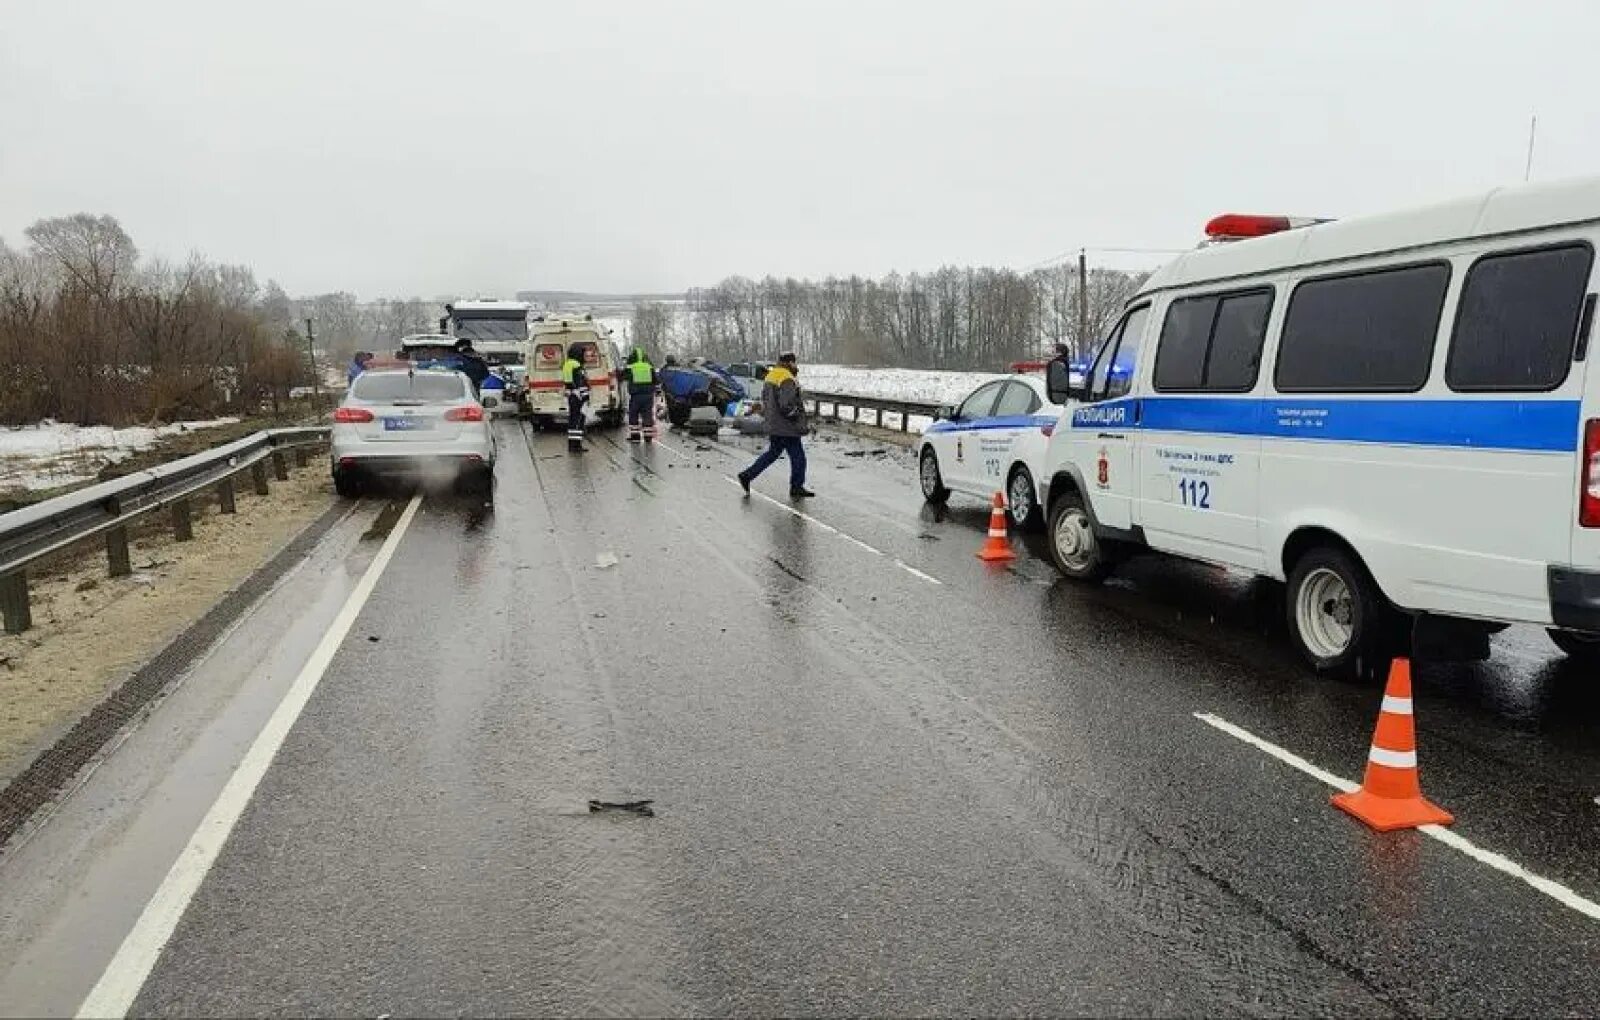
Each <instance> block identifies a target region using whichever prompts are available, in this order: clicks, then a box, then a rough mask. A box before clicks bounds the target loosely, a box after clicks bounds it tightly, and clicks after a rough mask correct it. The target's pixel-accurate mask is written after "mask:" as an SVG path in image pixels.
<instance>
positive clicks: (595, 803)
mask: <svg viewBox="0 0 1600 1020" xmlns="http://www.w3.org/2000/svg"><path fill="white" fill-rule="evenodd" d="M654 803H655V801H653V800H625V801H619V802H615V803H613V802H611V801H605V800H591V801H590V802H589V811H590V813H595V812H600V811H626V812H628V813H629V814H635V815H643V816H644V817H646V818H654V817H655V816H656V812H655V809H654V808H652V807H651V806H650V805H651V804H654Z"/></svg>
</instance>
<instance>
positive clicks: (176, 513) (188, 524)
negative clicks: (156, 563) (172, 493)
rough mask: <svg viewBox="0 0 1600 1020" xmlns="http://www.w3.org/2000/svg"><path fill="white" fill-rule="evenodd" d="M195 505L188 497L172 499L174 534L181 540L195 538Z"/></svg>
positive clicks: (185, 540)
mask: <svg viewBox="0 0 1600 1020" xmlns="http://www.w3.org/2000/svg"><path fill="white" fill-rule="evenodd" d="M193 511H194V506H193V504H192V503H190V502H189V500H187V499H175V500H173V501H172V535H173V537H174V538H176V539H177V540H178V541H180V542H187V541H189V540H191V539H192V538H194V512H193Z"/></svg>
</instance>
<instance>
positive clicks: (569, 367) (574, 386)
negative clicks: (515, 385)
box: [561, 344, 589, 453]
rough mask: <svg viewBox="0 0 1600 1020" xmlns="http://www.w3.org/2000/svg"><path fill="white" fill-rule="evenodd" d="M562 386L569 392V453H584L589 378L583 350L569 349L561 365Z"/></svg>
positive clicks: (579, 348)
mask: <svg viewBox="0 0 1600 1020" xmlns="http://www.w3.org/2000/svg"><path fill="white" fill-rule="evenodd" d="M561 384H562V385H563V386H564V387H566V391H567V452H568V453H582V452H583V405H584V404H587V403H588V402H589V377H588V376H587V375H585V374H584V371H583V348H582V347H580V346H578V345H577V344H573V345H572V346H571V347H568V348H567V360H566V361H563V362H562V363H561Z"/></svg>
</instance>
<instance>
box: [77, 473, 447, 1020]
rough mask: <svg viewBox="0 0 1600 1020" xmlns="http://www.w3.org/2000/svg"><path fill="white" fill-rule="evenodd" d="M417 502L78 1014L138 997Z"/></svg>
mask: <svg viewBox="0 0 1600 1020" xmlns="http://www.w3.org/2000/svg"><path fill="white" fill-rule="evenodd" d="M421 505H422V497H421V496H420V495H418V496H413V497H411V502H410V503H409V504H407V505H406V509H405V512H404V513H403V514H401V515H400V520H399V521H397V522H395V526H394V527H393V528H392V529H390V531H389V537H388V538H386V539H384V542H383V546H382V547H381V548H380V549H379V550H378V554H377V555H376V556H374V557H373V558H372V563H371V564H370V565H368V567H367V571H366V573H364V574H362V575H361V580H360V581H359V582H357V584H356V586H355V588H354V590H352V591H351V592H350V596H349V598H347V599H345V603H344V605H343V606H342V607H341V608H340V609H339V615H338V616H335V617H334V618H333V622H332V623H331V624H329V626H328V630H327V632H326V633H324V634H323V635H322V640H321V641H320V642H318V643H317V647H316V648H315V650H313V651H312V653H311V657H310V658H309V659H307V660H306V663H305V665H304V666H302V667H301V668H300V673H299V674H298V675H297V676H296V677H295V678H294V683H293V684H291V685H290V686H289V690H288V692H287V693H285V694H284V696H283V700H282V701H281V702H279V703H278V707H277V708H276V709H274V710H273V713H272V717H271V718H269V719H268V720H267V723H266V725H265V726H263V727H262V728H261V732H260V733H258V734H256V739H255V741H254V743H252V744H251V745H250V749H249V750H248V751H246V752H245V755H244V757H243V758H242V759H240V761H239V764H238V766H237V767H236V768H234V770H233V775H231V776H229V777H228V782H227V784H226V785H225V786H223V788H222V792H221V793H219V794H218V795H217V799H216V801H215V803H213V804H212V805H211V809H210V810H209V811H207V812H206V816H205V817H204V818H203V819H201V820H200V825H199V827H198V828H196V829H195V831H194V835H192V836H190V837H189V843H188V845H187V846H185V847H184V848H183V852H182V853H180V854H179V855H178V859H177V860H176V861H174V862H173V864H172V867H171V869H170V870H168V872H167V876H166V878H164V879H162V880H161V885H160V887H159V888H157V889H156V892H155V895H154V896H152V897H150V902H149V903H147V904H145V908H144V911H143V912H142V913H140V915H139V919H138V920H137V921H136V922H134V925H133V930H132V931H130V932H128V936H127V938H125V939H123V940H122V945H121V946H119V947H118V948H117V952H116V955H115V956H113V957H112V958H111V962H110V963H109V964H107V965H106V969H105V972H104V973H103V974H101V975H100V980H99V981H98V982H96V983H95V986H94V988H93V989H91V990H90V992H89V995H88V998H86V999H84V1000H83V1005H81V1006H79V1007H78V1016H80V1017H123V1016H127V1014H128V1010H129V1009H130V1008H131V1007H132V1006H133V1001H134V999H136V998H138V995H139V991H140V990H141V989H142V988H143V987H144V983H145V981H146V980H147V979H148V978H149V977H150V972H151V970H153V969H154V968H155V965H156V961H157V960H158V959H159V958H160V956H161V951H162V950H163V949H164V948H166V945H167V942H168V940H169V939H171V938H172V933H173V932H174V931H176V930H177V927H178V922H179V921H180V920H182V919H183V914H184V911H185V910H187V909H188V908H189V902H190V901H191V900H192V899H194V894H195V892H196V891H197V890H198V889H199V888H200V883H201V882H203V881H204V880H205V877H206V875H207V873H209V872H210V871H211V866H212V865H213V864H215V863H216V861H217V856H218V855H219V854H220V853H221V852H222V847H223V844H225V843H226V842H227V841H228V835H229V834H230V833H232V832H233V827H234V825H235V824H236V823H237V822H238V821H239V816H240V815H242V814H243V813H244V809H245V806H246V805H248V804H249V803H250V798H251V797H252V796H253V795H254V794H255V791H256V787H257V786H259V785H260V783H261V778H262V777H263V776H265V775H266V773H267V769H268V768H270V767H271V765H272V759H273V758H275V757H276V756H277V754H278V749H279V748H281V747H282V746H283V742H284V740H285V739H286V738H287V737H288V736H289V731H290V730H291V729H293V728H294V724H295V721H296V720H297V719H299V718H300V713H301V712H302V711H303V710H304V709H305V707H306V702H308V701H310V700H311V695H312V693H313V692H315V691H316V689H317V684H319V683H320V682H321V681H322V674H323V673H325V672H326V671H327V669H328V663H330V662H332V661H333V656H334V653H335V652H337V651H338V650H339V646H340V645H342V644H343V643H344V639H345V636H346V635H347V634H349V633H350V628H351V626H353V625H354V624H355V622H356V617H357V616H359V615H360V613H361V608H362V607H363V606H365V605H366V604H367V599H368V598H369V597H371V595H372V590H373V588H375V587H377V584H378V579H379V578H380V577H382V576H383V572H384V569H385V568H387V567H388V565H389V561H390V560H391V559H393V558H394V552H395V549H396V548H398V547H399V545H400V539H401V537H402V536H404V535H405V533H406V529H407V528H408V527H409V526H410V524H411V519H412V518H413V517H415V516H416V515H417V508H418V507H419V506H421Z"/></svg>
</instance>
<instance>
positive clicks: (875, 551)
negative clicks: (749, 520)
mask: <svg viewBox="0 0 1600 1020" xmlns="http://www.w3.org/2000/svg"><path fill="white" fill-rule="evenodd" d="M722 477H723V478H726V479H727V480H728V484H729V485H732V486H733V487H734V488H736V489H741V490H742V489H743V488H744V486H742V485H740V484H739V479H737V478H735V477H733V476H732V475H723V476H722ZM750 495H752V496H754V497H756V498H757V499H764V500H766V501H767V502H768V503H771V504H772V505H773V506H775V507H777V508H778V509H779V510H782V511H784V512H785V513H790V514H793V515H794V516H796V517H798V518H800V519H801V520H802V521H805V522H806V523H808V524H813V525H815V526H816V527H819V528H821V529H822V530H823V531H826V532H828V533H830V534H834V535H838V536H839V537H840V538H842V539H844V540H845V541H846V542H849V543H851V544H852V545H856V546H859V547H860V548H862V549H865V550H866V551H867V552H869V553H871V554H872V555H874V556H883V557H885V558H886V559H888V560H889V562H890V563H893V564H894V565H895V566H897V567H899V568H900V569H901V570H904V571H905V572H906V573H908V574H910V575H911V576H912V577H917V578H921V579H922V580H924V581H927V582H928V583H929V584H938V585H942V584H944V582H943V581H941V580H939V579H938V578H937V577H934V576H933V575H932V574H925V573H923V572H922V571H920V570H918V569H917V568H916V567H913V566H910V565H909V564H907V563H904V562H902V561H901V560H899V559H897V558H896V557H893V556H889V555H888V554H887V553H885V552H884V551H883V550H882V549H879V548H877V547H876V546H870V545H868V544H867V543H865V542H863V541H861V539H859V538H856V537H855V536H854V535H847V534H845V533H844V532H842V531H840V530H839V529H838V528H836V527H834V526H833V525H831V524H829V523H827V522H826V521H819V520H817V519H816V518H815V517H812V516H811V515H810V514H807V513H801V512H800V511H799V510H796V509H795V508H794V507H792V506H789V505H788V504H787V503H782V502H780V501H778V500H776V499H773V498H772V497H771V496H769V495H767V494H766V493H764V492H757V491H756V490H755V489H751V490H750Z"/></svg>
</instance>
